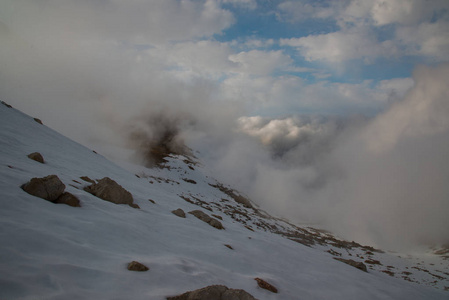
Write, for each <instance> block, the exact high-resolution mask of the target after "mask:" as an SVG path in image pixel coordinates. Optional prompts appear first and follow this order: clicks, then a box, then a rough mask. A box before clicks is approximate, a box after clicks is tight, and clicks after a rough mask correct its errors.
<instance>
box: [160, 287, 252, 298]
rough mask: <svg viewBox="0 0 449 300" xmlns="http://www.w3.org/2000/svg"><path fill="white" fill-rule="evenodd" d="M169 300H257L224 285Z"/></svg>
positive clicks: (187, 293) (205, 288)
mask: <svg viewBox="0 0 449 300" xmlns="http://www.w3.org/2000/svg"><path fill="white" fill-rule="evenodd" d="M167 300H256V298H254V297H253V296H252V295H251V294H249V293H247V292H246V291H244V290H237V289H230V288H228V287H226V286H224V285H210V286H207V287H204V288H202V289H198V290H194V291H190V292H186V293H184V294H182V295H179V296H174V297H167Z"/></svg>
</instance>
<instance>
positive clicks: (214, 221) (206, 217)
mask: <svg viewBox="0 0 449 300" xmlns="http://www.w3.org/2000/svg"><path fill="white" fill-rule="evenodd" d="M189 214H192V215H194V216H195V217H197V218H198V219H200V220H201V221H203V222H206V223H207V224H209V225H210V226H212V227H215V228H217V229H224V227H223V225H222V224H221V222H220V221H218V220H217V219H214V218H212V217H210V216H209V215H207V214H206V213H204V212H203V211H201V210H192V211H190V212H189Z"/></svg>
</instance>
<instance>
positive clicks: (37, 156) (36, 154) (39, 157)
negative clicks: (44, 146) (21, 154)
mask: <svg viewBox="0 0 449 300" xmlns="http://www.w3.org/2000/svg"><path fill="white" fill-rule="evenodd" d="M27 156H28V158H29V159H32V160H35V161H37V162H40V163H41V164H43V163H44V158H43V157H42V154H40V153H39V152H33V153H30V154H28V155H27Z"/></svg>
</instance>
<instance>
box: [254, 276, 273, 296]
mask: <svg viewBox="0 0 449 300" xmlns="http://www.w3.org/2000/svg"><path fill="white" fill-rule="evenodd" d="M254 280H255V281H257V285H258V286H259V287H261V288H263V289H266V290H268V291H270V292H272V293H277V292H278V289H277V288H275V287H274V286H273V285H271V284H269V283H268V282H266V281H265V280H263V279H260V278H254Z"/></svg>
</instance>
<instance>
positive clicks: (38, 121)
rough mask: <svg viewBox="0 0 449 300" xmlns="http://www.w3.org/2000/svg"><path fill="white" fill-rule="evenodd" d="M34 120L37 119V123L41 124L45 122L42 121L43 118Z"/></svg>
mask: <svg viewBox="0 0 449 300" xmlns="http://www.w3.org/2000/svg"><path fill="white" fill-rule="evenodd" d="M34 121H36V122H37V123H39V124H41V125H44V124H43V123H42V121H41V119H38V118H34Z"/></svg>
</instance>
